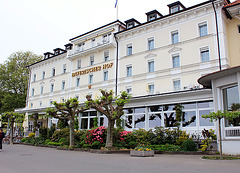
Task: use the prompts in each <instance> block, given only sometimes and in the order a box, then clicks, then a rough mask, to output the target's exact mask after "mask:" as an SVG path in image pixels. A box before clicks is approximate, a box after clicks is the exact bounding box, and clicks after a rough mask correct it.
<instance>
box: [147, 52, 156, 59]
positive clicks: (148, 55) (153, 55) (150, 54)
mask: <svg viewBox="0 0 240 173" xmlns="http://www.w3.org/2000/svg"><path fill="white" fill-rule="evenodd" d="M156 56H157V54H155V53H149V54H147V55H146V56H145V57H144V58H146V59H148V58H154V57H156Z"/></svg>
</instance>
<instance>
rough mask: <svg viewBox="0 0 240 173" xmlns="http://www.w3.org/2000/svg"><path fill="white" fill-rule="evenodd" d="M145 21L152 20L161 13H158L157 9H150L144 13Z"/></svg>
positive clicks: (160, 15)
mask: <svg viewBox="0 0 240 173" xmlns="http://www.w3.org/2000/svg"><path fill="white" fill-rule="evenodd" d="M146 15H147V21H148V22H149V21H153V20H155V19H158V18H161V17H162V16H163V15H162V14H161V13H159V12H158V11H157V10H152V11H149V12H147V13H146Z"/></svg>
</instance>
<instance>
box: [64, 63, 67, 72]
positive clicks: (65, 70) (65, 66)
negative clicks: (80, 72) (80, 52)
mask: <svg viewBox="0 0 240 173" xmlns="http://www.w3.org/2000/svg"><path fill="white" fill-rule="evenodd" d="M66 72H67V64H63V73H66Z"/></svg>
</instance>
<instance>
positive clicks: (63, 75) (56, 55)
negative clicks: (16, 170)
mask: <svg viewBox="0 0 240 173" xmlns="http://www.w3.org/2000/svg"><path fill="white" fill-rule="evenodd" d="M227 6H231V3H230V2H229V1H226V0H215V1H214V2H212V1H205V2H202V3H200V4H196V5H194V6H191V7H185V6H184V5H183V4H182V3H181V2H179V1H177V2H173V3H172V4H169V5H168V8H169V14H167V15H162V14H161V13H160V12H158V11H157V10H153V11H150V12H147V13H146V19H147V20H146V22H145V23H140V22H139V21H137V20H136V19H133V18H132V19H129V20H127V21H125V22H121V21H119V20H117V21H114V22H112V23H109V24H107V25H104V26H102V27H100V28H97V29H94V30H92V31H89V32H87V33H85V34H82V35H79V36H77V37H74V38H72V39H70V43H68V44H66V45H65V48H64V49H61V48H57V49H54V52H53V53H51V52H46V53H45V54H44V59H43V60H41V61H39V62H36V63H34V64H32V65H30V66H29V69H30V78H29V79H30V80H29V89H28V96H27V103H26V107H25V108H23V109H18V110H16V112H19V113H23V112H24V113H26V119H25V121H24V127H25V129H26V130H29V131H31V130H32V127H33V120H32V119H31V118H29V117H28V115H31V114H33V113H38V114H45V110H46V108H47V107H51V106H52V104H51V103H52V101H57V102H62V101H64V100H66V99H69V98H73V97H76V98H78V100H79V102H80V104H83V103H84V101H85V100H86V98H85V96H86V95H88V94H91V95H92V98H97V97H98V96H100V92H99V89H106V90H113V91H114V92H115V93H116V95H118V94H120V92H121V91H127V92H128V93H131V94H132V99H131V101H130V102H129V103H128V104H127V105H126V107H125V114H124V116H123V117H122V125H123V127H124V128H125V129H126V130H134V129H139V128H143V129H146V130H149V129H154V128H155V127H159V126H162V127H166V128H172V127H174V122H175V120H176V116H175V111H174V107H175V105H176V104H181V105H182V106H183V107H184V108H183V112H184V118H183V119H182V122H181V125H180V128H181V129H182V130H186V131H187V132H188V133H191V134H193V135H195V136H197V137H198V136H199V137H201V131H202V130H203V129H214V130H216V124H215V123H212V122H210V121H209V120H207V119H204V118H202V117H201V115H206V114H208V113H209V112H212V111H215V110H216V108H215V107H214V102H213V101H214V99H213V94H212V90H211V88H206V87H203V85H200V84H199V83H198V79H199V78H200V77H202V76H204V75H207V74H209V73H213V72H216V71H219V70H220V69H227V68H229V67H233V66H237V65H240V61H239V52H238V54H237V50H239V46H237V45H236V43H237V42H238V45H239V40H240V38H239V32H240V27H239V24H240V21H239V20H238V18H236V17H234V16H232V14H231V12H230V11H229V10H227V8H225V7H227ZM238 8H239V5H238ZM238 15H239V14H238ZM235 16H236V15H235ZM233 41H234V42H235V44H234V43H233ZM221 109H223V108H221ZM96 116H97V117H98V118H99V125H105V126H106V125H107V119H106V117H105V116H104V115H101V114H100V113H98V112H96V111H94V110H89V111H86V112H84V113H82V114H80V115H79V128H80V129H90V128H92V127H93V118H94V117H96ZM38 121H39V124H40V125H41V126H48V127H50V126H51V124H52V123H56V120H55V119H50V118H42V119H39V120H38ZM238 130H239V129H238ZM230 138H231V139H232V138H234V140H239V139H240V133H239V135H237V136H236V135H235V136H230ZM224 139H225V138H224ZM227 152H228V151H226V152H225V153H227ZM239 153H240V151H239Z"/></svg>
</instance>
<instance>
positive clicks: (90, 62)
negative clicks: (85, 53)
mask: <svg viewBox="0 0 240 173" xmlns="http://www.w3.org/2000/svg"><path fill="white" fill-rule="evenodd" d="M89 65H90V66H91V65H94V55H90V57H89Z"/></svg>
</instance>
